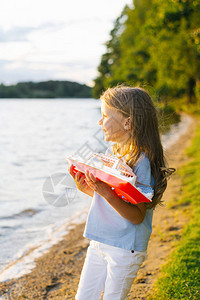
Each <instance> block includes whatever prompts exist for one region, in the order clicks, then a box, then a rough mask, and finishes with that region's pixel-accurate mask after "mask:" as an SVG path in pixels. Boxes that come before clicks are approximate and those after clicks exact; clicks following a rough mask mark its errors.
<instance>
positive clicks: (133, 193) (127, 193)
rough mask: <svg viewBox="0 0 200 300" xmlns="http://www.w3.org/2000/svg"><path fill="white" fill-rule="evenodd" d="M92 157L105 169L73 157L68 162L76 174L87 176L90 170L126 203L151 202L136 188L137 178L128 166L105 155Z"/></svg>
mask: <svg viewBox="0 0 200 300" xmlns="http://www.w3.org/2000/svg"><path fill="white" fill-rule="evenodd" d="M92 157H96V158H98V159H100V160H101V161H102V162H103V168H101V169H98V168H96V167H94V166H92V165H90V164H86V163H83V162H80V161H78V160H76V159H75V158H73V157H67V161H68V164H69V166H70V165H73V168H72V170H73V172H74V173H77V172H78V171H79V172H81V173H83V174H85V173H86V171H87V170H88V171H89V172H90V173H92V174H93V175H94V176H95V177H96V178H97V179H99V180H101V181H103V182H105V183H107V184H108V185H109V186H110V187H112V188H113V189H114V190H115V192H116V194H117V195H118V196H119V197H120V198H122V199H123V200H125V201H128V202H130V203H132V204H138V203H141V202H151V200H150V199H149V198H147V197H146V196H145V195H144V194H142V193H141V191H140V190H139V188H136V187H135V182H136V176H135V174H134V173H133V171H132V169H131V168H130V167H129V166H128V165H127V164H125V163H124V162H122V161H121V160H119V159H117V158H114V157H110V156H108V155H105V154H99V153H98V154H93V155H92ZM151 196H152V195H151Z"/></svg>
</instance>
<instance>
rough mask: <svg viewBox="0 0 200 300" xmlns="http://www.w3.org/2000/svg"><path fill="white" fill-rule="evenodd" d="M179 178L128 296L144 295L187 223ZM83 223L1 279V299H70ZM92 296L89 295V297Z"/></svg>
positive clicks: (175, 149)
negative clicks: (32, 263)
mask: <svg viewBox="0 0 200 300" xmlns="http://www.w3.org/2000/svg"><path fill="white" fill-rule="evenodd" d="M197 123H198V121H197V120H195V119H194V118H193V121H192V123H191V125H190V126H189V128H188V130H187V132H186V133H185V134H184V135H182V136H181V137H180V138H179V140H178V141H177V142H176V144H175V145H173V146H172V147H171V148H170V149H169V150H168V151H167V152H166V155H167V160H168V163H169V166H170V167H175V168H176V169H177V170H178V169H179V168H180V167H181V166H182V165H183V164H184V163H186V162H187V161H188V159H189V158H188V157H187V156H186V154H185V148H186V147H188V146H189V145H190V142H191V139H192V137H193V136H194V132H195V128H196V126H197ZM181 193H182V182H181V179H180V178H179V176H178V174H177V173H176V174H175V175H173V176H172V178H171V179H170V180H169V183H168V188H167V191H166V192H165V194H164V197H163V198H164V200H165V205H164V207H158V208H156V210H155V213H154V219H153V232H152V235H151V239H150V242H149V246H148V257H147V260H146V261H145V263H144V264H143V266H142V267H141V269H140V271H139V272H138V276H137V278H136V279H135V281H134V284H133V285H132V289H131V291H130V293H129V296H128V298H127V299H128V300H131V299H147V296H148V294H150V293H151V289H152V286H153V284H154V282H155V280H156V279H157V278H158V277H159V272H160V269H161V266H162V265H163V264H164V263H165V262H166V261H167V260H168V257H169V254H170V252H171V251H172V250H173V249H174V247H175V246H176V243H177V241H178V240H179V239H180V238H181V233H182V229H183V227H184V225H185V224H186V223H187V221H188V219H187V210H188V209H189V206H187V205H185V206H177V205H176V199H177V198H178V197H180V196H181ZM83 230H84V223H83V224H79V225H77V226H76V227H75V228H73V229H71V231H70V233H69V234H67V235H66V236H65V237H64V239H63V240H62V241H61V242H59V243H58V244H57V245H54V246H53V247H52V248H51V249H50V251H49V252H48V253H46V254H44V255H43V256H42V257H40V258H38V259H37V260H36V267H35V268H34V269H33V270H32V272H31V273H29V274H27V275H24V276H22V277H21V278H19V279H13V280H9V281H7V282H4V283H0V296H3V298H1V297H0V299H9V300H10V299H12V300H13V299H37V300H40V299H54V300H64V299H67V300H72V299H75V294H76V290H77V286H78V282H79V277H80V273H81V269H82V265H83V262H84V258H85V254H86V250H87V247H88V244H89V242H88V240H86V239H84V238H83V237H82V234H83ZM88 300H92V299H88Z"/></svg>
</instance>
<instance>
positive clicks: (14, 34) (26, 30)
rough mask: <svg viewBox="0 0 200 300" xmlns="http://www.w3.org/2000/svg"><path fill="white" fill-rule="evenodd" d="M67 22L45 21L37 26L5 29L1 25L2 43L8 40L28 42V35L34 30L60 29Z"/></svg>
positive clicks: (0, 39)
mask: <svg viewBox="0 0 200 300" xmlns="http://www.w3.org/2000/svg"><path fill="white" fill-rule="evenodd" d="M64 26H65V24H63V23H60V24H54V23H44V24H41V25H39V26H37V27H33V26H32V27H31V26H30V27H13V28H11V29H9V30H3V29H2V27H0V43H7V42H26V41H28V35H29V34H31V33H32V32H37V31H41V30H52V31H55V30H58V29H60V28H62V27H64Z"/></svg>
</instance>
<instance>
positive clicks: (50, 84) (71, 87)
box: [0, 80, 92, 98]
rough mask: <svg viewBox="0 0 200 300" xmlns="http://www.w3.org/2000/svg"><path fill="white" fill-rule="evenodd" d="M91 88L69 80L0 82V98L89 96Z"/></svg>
mask: <svg viewBox="0 0 200 300" xmlns="http://www.w3.org/2000/svg"><path fill="white" fill-rule="evenodd" d="M91 90H92V89H91V88H90V87H89V86H87V85H85V84H79V83H76V82H70V81H53V80H50V81H44V82H37V83H36V82H20V83H17V84H16V85H9V86H7V85H4V84H0V98H91V97H92V95H91Z"/></svg>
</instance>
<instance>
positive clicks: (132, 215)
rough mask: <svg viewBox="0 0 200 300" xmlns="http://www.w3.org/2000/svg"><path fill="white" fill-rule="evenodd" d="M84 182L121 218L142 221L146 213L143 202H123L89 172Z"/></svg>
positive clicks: (106, 185)
mask: <svg viewBox="0 0 200 300" xmlns="http://www.w3.org/2000/svg"><path fill="white" fill-rule="evenodd" d="M86 182H87V184H88V185H89V186H90V188H91V189H92V190H93V191H96V192H97V193H98V194H99V195H101V196H102V197H103V198H104V199H105V200H106V201H107V202H108V203H109V204H110V205H111V206H112V207H113V208H114V209H115V210H116V211H117V212H118V214H120V215H121V216H122V217H123V218H125V219H126V220H128V221H130V222H131V223H133V224H140V223H142V221H143V219H144V217H145V214H146V207H145V204H144V203H139V204H137V205H133V204H131V203H128V202H125V201H124V200H122V199H121V198H120V197H118V196H117V194H116V193H115V192H114V191H113V190H112V189H111V187H110V186H109V185H108V184H106V183H104V182H103V181H100V180H98V179H96V178H95V177H94V176H93V174H89V172H87V174H86Z"/></svg>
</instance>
